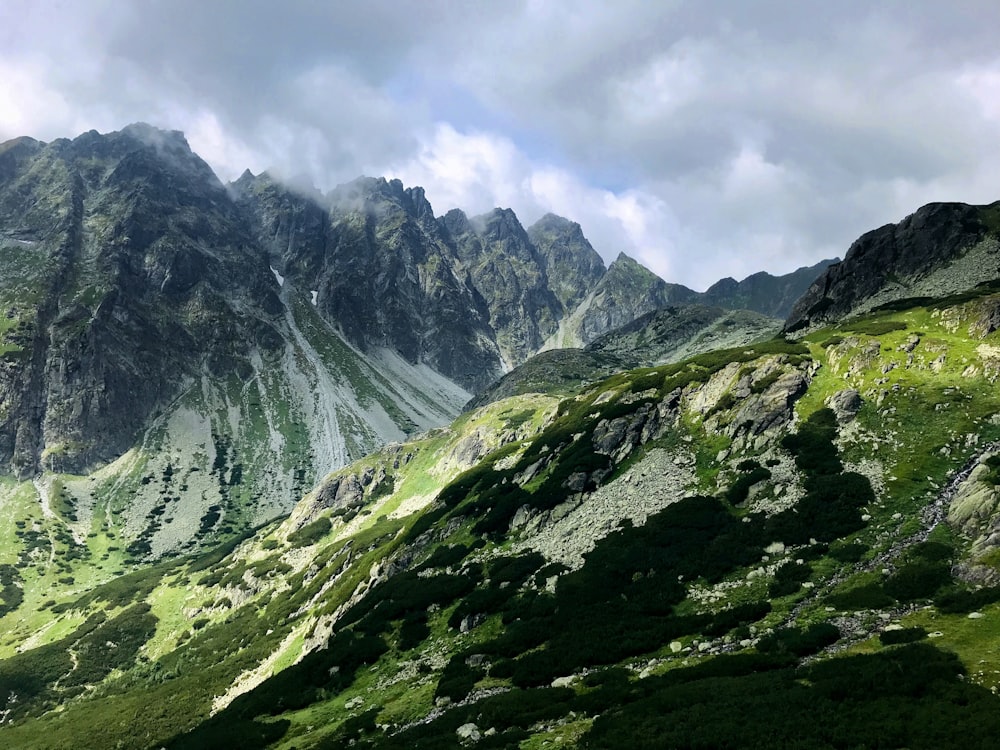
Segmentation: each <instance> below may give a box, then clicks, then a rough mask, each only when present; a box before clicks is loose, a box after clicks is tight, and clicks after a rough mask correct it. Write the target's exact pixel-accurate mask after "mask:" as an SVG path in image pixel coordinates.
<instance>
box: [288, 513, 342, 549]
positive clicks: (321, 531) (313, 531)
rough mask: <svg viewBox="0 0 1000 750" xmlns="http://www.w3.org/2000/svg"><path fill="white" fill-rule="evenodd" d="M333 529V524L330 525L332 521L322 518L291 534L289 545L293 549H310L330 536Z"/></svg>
mask: <svg viewBox="0 0 1000 750" xmlns="http://www.w3.org/2000/svg"><path fill="white" fill-rule="evenodd" d="M332 528H333V524H332V523H330V519H329V518H327V517H326V516H321V517H320V518H317V519H316V520H315V521H313V522H312V523H307V524H306V525H305V526H303V527H302V528H301V529H298V530H296V531H293V532H292V533H291V534H289V535H288V543H289V544H290V545H292V547H293V548H297V547H308V546H309V545H311V544H316V542H318V541H319V540H320V539H322V538H323V537H325V536H326V535H327V534H329V533H330V529H332Z"/></svg>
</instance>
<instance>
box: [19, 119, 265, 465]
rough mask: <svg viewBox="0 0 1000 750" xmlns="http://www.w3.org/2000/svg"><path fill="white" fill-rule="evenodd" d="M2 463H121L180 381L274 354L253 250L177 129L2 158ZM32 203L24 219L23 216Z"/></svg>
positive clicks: (141, 130) (22, 148) (259, 261)
mask: <svg viewBox="0 0 1000 750" xmlns="http://www.w3.org/2000/svg"><path fill="white" fill-rule="evenodd" d="M0 161H2V166H0V175H2V176H3V180H2V182H0V245H2V246H3V252H4V255H5V278H4V279H3V280H2V281H0V305H2V308H3V309H4V311H5V313H6V321H7V326H6V331H5V343H4V349H5V352H4V355H3V356H4V360H5V363H4V364H5V366H4V368H3V373H2V375H3V377H2V382H0V406H2V408H0V413H2V414H3V415H4V416H3V419H2V421H0V461H2V462H3V463H4V464H6V465H8V466H10V468H11V470H13V471H14V472H15V473H16V474H19V475H25V474H31V473H33V472H35V471H37V470H38V468H39V467H40V466H41V464H42V462H43V461H44V463H45V465H46V466H47V467H49V468H52V469H55V470H58V471H71V472H80V471H82V470H84V469H85V468H87V467H89V466H93V465H94V464H96V463H100V462H103V461H107V460H109V459H111V458H114V457H116V456H118V455H120V454H121V453H122V452H123V451H124V450H126V449H127V448H128V447H129V446H130V445H131V444H132V443H133V442H134V440H135V438H136V436H137V435H138V433H139V431H140V429H141V428H142V427H143V426H144V425H145V424H146V423H147V422H148V420H149V417H150V415H151V414H152V413H153V412H154V411H155V410H156V409H157V408H158V407H160V406H162V405H163V404H165V403H166V402H168V401H169V400H170V399H171V398H172V397H173V395H174V394H175V393H176V390H177V387H178V385H179V384H180V383H181V382H182V381H183V379H184V378H186V377H191V376H194V375H196V374H198V373H200V372H202V371H204V370H207V371H210V372H215V373H235V374H237V375H238V376H244V377H245V376H246V375H247V374H248V373H249V372H250V370H251V367H250V364H249V359H248V357H249V352H250V350H251V349H254V350H258V351H260V352H267V351H271V352H274V351H275V349H276V348H277V347H278V346H279V345H280V342H281V338H280V336H279V335H278V333H277V331H276V328H275V326H276V324H277V323H278V316H279V314H280V310H281V304H280V302H279V300H278V298H277V295H276V294H275V287H274V284H273V278H271V277H270V274H269V272H268V271H267V265H266V260H265V257H264V255H263V253H261V252H260V250H259V248H258V247H257V246H256V245H255V244H254V243H253V241H252V239H251V237H250V236H249V234H248V233H247V232H246V230H245V229H244V226H243V222H242V220H241V217H240V214H239V212H238V210H237V209H236V207H235V206H234V205H233V204H232V202H231V201H230V200H228V196H227V194H226V191H225V189H224V188H223V186H222V185H221V184H220V183H219V181H218V180H217V179H216V178H215V176H214V174H213V173H212V171H211V169H210V168H209V167H208V165H207V164H205V162H204V161H202V160H201V159H200V158H198V157H197V156H196V155H195V154H194V153H192V152H191V150H190V149H189V148H188V145H187V142H186V141H185V140H184V137H183V136H182V135H181V134H180V133H177V132H170V133H168V132H163V131H159V130H156V129H154V128H151V127H149V126H145V125H133V126H129V127H128V128H125V129H124V130H122V131H121V132H119V133H112V134H109V135H99V134H97V133H96V132H93V131H91V132H89V133H85V134H83V135H81V136H80V137H78V138H76V139H75V140H72V141H68V140H58V141H55V142H53V143H51V144H47V145H43V144H39V143H37V142H31V143H20V144H15V145H14V146H12V147H8V148H7V149H6V150H5V151H4V153H3V154H2V155H0ZM24 209H27V210H24Z"/></svg>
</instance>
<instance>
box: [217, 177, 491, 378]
mask: <svg viewBox="0 0 1000 750" xmlns="http://www.w3.org/2000/svg"><path fill="white" fill-rule="evenodd" d="M232 189H233V190H234V192H235V194H236V195H237V198H238V201H239V203H240V205H241V206H242V207H243V208H244V209H245V210H246V212H247V214H248V215H249V216H250V217H251V223H252V226H253V227H254V228H255V231H256V235H257V238H258V239H259V241H260V242H261V243H262V244H263V245H264V247H265V248H267V250H268V255H269V258H270V262H271V263H272V265H273V266H274V268H275V269H276V270H277V271H278V272H279V273H280V274H281V275H282V276H283V277H284V278H286V279H287V280H288V281H289V282H290V283H292V284H294V285H295V286H297V287H298V288H300V289H308V290H310V291H311V292H314V293H315V294H314V302H315V304H316V307H317V309H318V311H319V312H320V314H321V315H322V316H323V317H324V318H325V319H326V320H327V321H329V322H330V324H331V325H332V326H333V327H334V328H336V329H337V330H339V331H342V332H343V333H344V335H345V336H346V337H347V338H348V339H349V340H350V341H351V342H352V343H353V344H355V345H356V346H358V347H359V348H361V349H362V350H370V349H373V348H378V347H385V348H388V349H391V350H393V351H395V352H397V353H398V354H400V355H402V356H403V357H404V358H405V359H407V360H408V361H409V362H411V363H414V364H416V363H425V364H427V365H429V366H430V367H431V368H433V369H434V370H436V371H437V372H440V373H442V374H443V375H445V376H447V377H449V378H451V379H452V380H454V381H455V382H457V383H459V384H460V385H462V386H463V387H465V388H467V389H469V390H470V391H476V390H479V389H481V388H483V387H484V386H485V385H487V384H488V383H490V382H492V381H493V380H495V379H496V378H497V377H498V376H499V375H500V372H501V370H500V355H499V350H498V349H497V346H496V343H495V341H494V334H493V330H492V328H491V327H490V320H489V311H488V309H487V307H486V304H485V302H484V300H483V298H482V297H481V295H480V294H479V293H478V292H477V290H476V289H475V288H473V287H472V285H471V284H470V282H469V279H468V277H467V276H466V275H465V274H464V273H462V272H461V269H460V268H459V264H458V261H457V257H456V256H455V252H454V248H452V247H451V245H450V244H449V242H448V240H447V239H446V237H445V236H444V233H443V232H442V230H441V228H440V227H439V225H438V224H437V222H436V221H435V220H434V213H433V210H432V209H431V206H430V203H428V202H427V199H426V197H425V196H424V191H423V190H422V189H421V188H406V189H404V188H403V185H402V183H401V182H399V180H391V181H387V180H385V179H373V178H359V179H357V180H355V181H354V182H351V183H348V184H346V185H342V186H340V187H338V188H337V189H336V190H334V191H333V192H332V193H331V194H330V195H328V196H325V197H324V196H320V195H319V194H317V193H312V194H306V193H303V192H296V191H294V190H292V189H290V188H288V187H286V186H284V185H281V184H279V183H276V182H275V181H274V180H272V179H271V178H270V177H269V176H267V175H261V176H260V177H253V175H250V174H244V175H243V176H242V177H241V178H240V179H239V180H237V181H236V182H235V183H233V185H232Z"/></svg>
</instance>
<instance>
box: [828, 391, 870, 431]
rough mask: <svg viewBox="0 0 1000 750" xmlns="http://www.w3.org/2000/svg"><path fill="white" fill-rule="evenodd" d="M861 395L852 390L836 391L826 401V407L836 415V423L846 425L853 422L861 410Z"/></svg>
mask: <svg viewBox="0 0 1000 750" xmlns="http://www.w3.org/2000/svg"><path fill="white" fill-rule="evenodd" d="M861 404H862V400H861V394H860V393H858V391H857V390H855V389H854V388H845V389H844V390H842V391H837V392H836V393H834V394H833V395H832V396H830V397H829V398H828V399H827V400H826V405H827V406H829V407H830V408H831V409H833V412H834V414H836V415H837V421H838V422H840V423H841V424H847V423H848V422H850V421H851V420H853V419H854V418H855V417H856V416H857V415H858V412H859V411H860V410H861Z"/></svg>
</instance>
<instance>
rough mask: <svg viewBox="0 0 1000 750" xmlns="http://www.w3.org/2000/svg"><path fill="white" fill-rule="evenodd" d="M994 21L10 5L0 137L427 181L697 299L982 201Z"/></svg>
mask: <svg viewBox="0 0 1000 750" xmlns="http://www.w3.org/2000/svg"><path fill="white" fill-rule="evenodd" d="M998 26H1000V6H997V5H996V4H995V3H985V2H977V0H964V1H963V0H956V2H954V3H948V4H941V3H932V2H911V3H906V4H902V3H899V4H883V3H879V4H871V3H867V2H862V1H861V0H844V2H841V3H825V4H822V5H817V4H812V3H787V2H769V1H768V0H762V2H758V3H745V2H740V1H738V0H729V1H723V2H718V3H712V4H704V3H697V2H694V1H693V0H688V1H685V0H670V1H669V2H667V1H664V2H647V1H646V0H619V1H618V2H614V3H612V2H593V3H572V4H570V3H558V2H550V1H548V0H545V1H543V0H523V1H522V2H515V3H459V4H455V3H453V2H449V1H448V0H427V1H426V2H422V3H419V4H411V5H403V4H400V3H398V2H395V1H394V0H367V1H366V2H360V1H358V2H354V1H353V0H342V1H341V2H337V3H327V4H317V3H312V2H308V1H307V0H289V2H287V3H283V4H282V5H280V6H278V5H275V4H273V3H270V2H267V1H266V0H245V1H244V0H241V1H240V2H236V1H235V0H219V1H218V2H212V3H204V2H198V1H196V0H173V1H172V2H169V3H166V2H164V3H142V4H122V3H113V2H110V0H90V1H89V2H86V3H76V4H65V3H58V2H54V1H53V0H33V1H32V2H28V0H6V1H5V2H4V3H3V4H2V5H0V139H3V138H7V137H13V136H16V135H22V134H23V135H33V136H35V137H38V138H41V139H44V140H50V139H52V138H55V137H60V136H67V137H72V136H74V135H76V134H77V133H79V132H82V131H84V130H88V129H90V128H96V129H99V130H111V129H117V128H120V127H122V126H124V125H126V124H127V123H129V122H132V121H135V120H147V121H150V122H152V123H153V124H156V125H159V126H161V127H166V128H177V129H183V130H185V131H186V133H187V136H188V139H189V141H190V143H191V144H192V146H193V147H194V148H195V149H196V150H197V151H199V152H200V153H201V155H202V156H203V157H204V158H205V159H206V160H207V161H208V162H209V163H210V164H212V165H213V167H214V168H215V169H216V170H217V171H218V172H219V174H220V176H222V177H223V178H224V179H231V178H233V177H235V176H237V175H238V174H239V173H240V172H242V170H243V169H244V168H250V169H251V170H253V171H254V172H259V171H261V170H262V169H270V168H275V169H277V171H278V172H279V173H283V174H286V175H289V176H292V175H295V176H297V175H305V176H307V177H308V178H309V179H311V180H312V181H313V182H314V183H315V184H316V185H317V186H318V187H321V188H324V189H325V188H329V187H332V186H333V185H334V184H336V183H339V182H344V181H347V180H350V179H352V178H354V177H356V176H358V175H359V174H362V173H365V174H369V175H380V174H385V175H386V176H390V175H391V176H398V177H400V178H401V179H402V180H403V181H404V182H405V183H406V184H408V185H417V184H419V185H423V186H424V187H425V188H426V189H427V195H428V198H429V200H430V201H431V202H432V203H433V205H434V207H435V210H436V211H438V212H439V213H442V212H444V211H445V210H447V209H449V208H451V207H454V206H458V207H461V208H463V209H465V210H467V211H468V212H469V213H472V214H475V213H480V212H483V211H486V210H489V209H490V208H493V207H494V206H509V207H512V208H514V210H515V211H516V212H517V213H518V215H519V216H520V217H521V219H522V221H523V222H524V223H526V224H528V223H530V222H532V221H533V220H535V219H537V218H538V217H539V216H540V215H541V214H542V213H544V212H545V211H553V212H555V213H559V214H561V215H564V216H567V217H568V218H571V219H573V220H575V221H578V222H580V224H581V225H582V226H583V229H584V232H585V233H586V234H587V236H588V237H589V238H590V239H591V241H592V242H593V244H594V246H595V247H596V248H597V249H598V250H599V251H600V252H601V253H602V254H603V255H604V257H605V258H606V259H608V260H610V259H611V258H613V257H614V256H615V255H616V254H617V253H618V252H619V251H622V250H623V251H625V252H628V253H629V254H632V255H634V256H635V257H637V258H638V259H640V260H642V261H643V262H644V263H646V264H647V265H649V266H650V267H651V268H653V269H654V270H656V271H657V272H658V273H660V274H661V275H663V276H665V277H666V278H667V279H668V280H670V281H679V282H682V283H687V284H689V285H692V286H696V287H702V286H704V285H706V284H708V283H710V282H711V281H713V280H714V279H716V278H718V277H720V276H724V275H733V276H737V277H741V276H744V275H746V274H749V273H751V272H753V271H756V270H760V269H766V270H770V271H772V272H784V271H789V270H792V269H793V268H795V267H796V266H797V265H802V264H805V263H812V262H815V261H816V260H818V259H820V258H821V257H825V256H830V255H833V254H843V253H844V252H845V250H846V248H847V246H848V245H849V243H850V242H851V241H852V240H853V239H854V238H855V237H857V236H858V235H859V234H861V233H862V232H864V231H866V230H867V229H870V228H872V227H874V226H877V225H879V224H882V223H885V222H887V221H895V220H898V219H900V218H902V217H903V216H904V215H906V214H908V213H910V212H912V211H913V210H915V209H916V208H918V207H919V205H920V204H921V203H922V202H926V201H930V200H962V201H970V202H973V201H975V202H988V201H992V200H995V199H998V198H1000V151H998V150H997V149H996V147H995V144H996V143H997V142H998V140H1000V104H998V102H1000V57H998V55H997V52H996V42H995V29H996V28H997V27H998Z"/></svg>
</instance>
